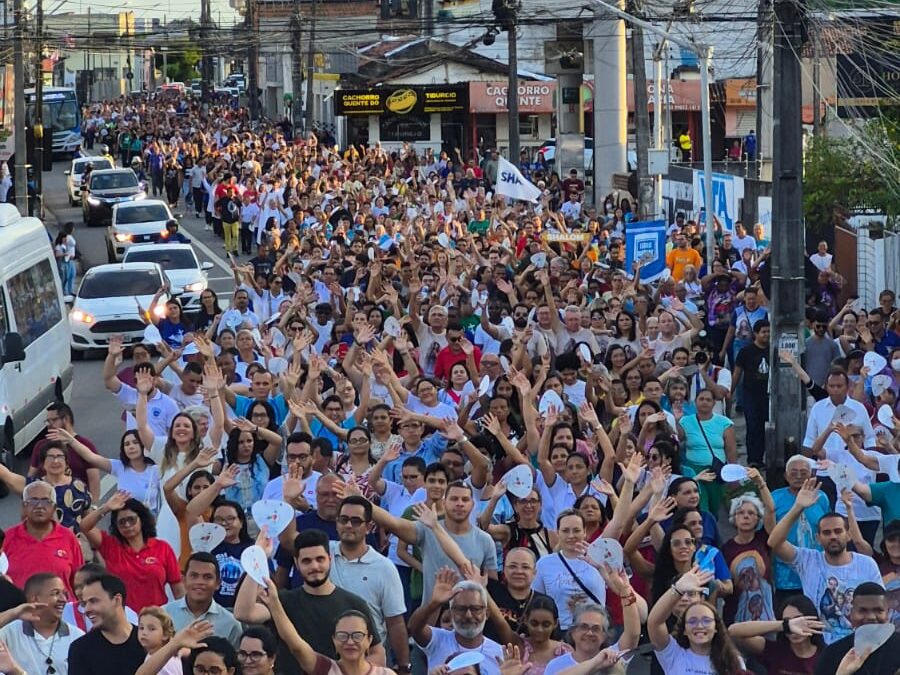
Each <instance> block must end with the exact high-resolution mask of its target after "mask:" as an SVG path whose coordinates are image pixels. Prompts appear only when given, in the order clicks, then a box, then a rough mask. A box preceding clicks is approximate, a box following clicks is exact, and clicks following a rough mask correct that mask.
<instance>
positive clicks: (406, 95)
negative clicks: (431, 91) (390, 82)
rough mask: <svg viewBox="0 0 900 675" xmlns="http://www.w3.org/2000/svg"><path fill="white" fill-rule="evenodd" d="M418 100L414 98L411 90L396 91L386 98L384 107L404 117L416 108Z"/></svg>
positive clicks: (416, 97) (414, 93)
mask: <svg viewBox="0 0 900 675" xmlns="http://www.w3.org/2000/svg"><path fill="white" fill-rule="evenodd" d="M418 100H419V97H418V96H416V92H415V91H413V90H412V89H398V90H397V91H395V92H394V93H393V94H391V95H390V96H388V97H387V99H386V100H385V102H384V107H385V108H387V109H388V110H389V111H391V112H392V113H397V114H398V115H405V114H407V113H408V112H410V111H411V110H412V109H413V108H415V107H416V101H418Z"/></svg>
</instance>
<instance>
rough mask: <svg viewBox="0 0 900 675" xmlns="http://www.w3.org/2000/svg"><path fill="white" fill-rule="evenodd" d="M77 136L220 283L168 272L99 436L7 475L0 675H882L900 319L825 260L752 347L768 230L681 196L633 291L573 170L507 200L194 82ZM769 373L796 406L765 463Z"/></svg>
mask: <svg viewBox="0 0 900 675" xmlns="http://www.w3.org/2000/svg"><path fill="white" fill-rule="evenodd" d="M85 119H86V120H89V123H90V124H93V125H94V127H93V128H96V129H97V130H99V129H102V130H103V131H104V132H105V133H103V134H102V136H100V135H98V140H100V141H101V142H102V143H104V144H108V146H109V148H108V150H109V152H110V154H111V155H113V156H114V157H116V158H117V159H118V160H119V162H120V163H122V164H124V165H129V166H130V165H133V166H135V167H136V169H138V170H146V171H147V175H148V176H149V178H150V182H151V185H152V189H153V190H154V191H155V192H157V193H158V194H161V193H163V192H165V193H166V198H167V199H168V200H169V201H170V202H172V203H177V202H178V200H180V199H186V200H188V201H187V203H188V204H189V205H191V206H193V208H194V209H195V212H196V214H197V215H200V216H202V217H203V218H204V219H205V222H206V223H207V226H208V227H210V228H211V229H212V230H214V232H215V233H216V235H218V236H220V237H221V238H222V239H223V244H224V246H225V248H226V250H228V251H229V252H230V253H232V254H233V256H232V258H231V260H232V264H233V273H234V290H233V293H232V294H231V297H230V298H228V302H227V306H226V303H225V302H224V298H222V299H220V298H219V297H218V296H217V295H216V293H214V292H213V291H212V290H210V289H207V290H204V291H203V293H202V295H201V305H202V308H201V310H200V312H199V313H198V314H196V315H193V316H188V315H187V314H185V313H184V312H183V310H182V307H181V305H180V304H179V302H178V300H177V299H174V298H173V299H168V300H164V301H163V300H162V299H161V298H163V296H164V293H163V289H161V292H160V294H159V295H158V297H157V298H156V299H155V300H154V304H156V303H157V302H165V315H164V316H163V317H161V318H160V317H155V318H154V320H153V325H154V327H155V330H156V331H157V332H158V335H159V338H160V339H159V341H158V342H156V343H155V344H138V345H135V346H133V347H129V348H127V349H126V348H125V346H124V345H123V344H122V341H121V340H118V339H114V340H112V341H111V343H110V345H109V350H108V354H107V356H106V360H105V362H104V365H103V381H104V385H105V387H106V389H107V390H108V391H109V415H108V417H109V433H108V434H107V435H106V436H105V437H104V438H102V439H101V438H93V439H89V438H86V437H84V436H83V435H81V434H79V426H78V420H77V419H76V418H75V415H74V413H73V411H72V408H71V407H70V406H69V405H67V404H66V403H62V402H60V403H56V404H53V405H52V406H51V407H50V408H49V409H48V410H47V412H46V416H47V419H46V421H47V428H48V431H47V433H46V437H45V438H43V439H42V440H40V441H39V442H38V443H36V445H35V447H34V452H33V456H32V461H31V468H30V469H29V471H28V475H27V476H19V475H16V474H14V473H12V472H10V471H9V470H5V469H4V468H3V467H2V465H0V481H2V482H3V483H4V484H5V485H6V486H7V487H8V488H9V489H10V490H12V491H14V492H16V493H19V494H21V496H22V500H23V510H22V514H23V515H22V522H21V523H20V524H17V525H15V526H14V527H11V528H9V529H8V530H6V532H5V533H4V540H3V541H2V550H3V553H4V555H5V557H6V563H5V564H7V565H8V568H7V571H6V574H5V575H4V576H3V577H0V640H2V642H0V672H4V673H9V674H15V675H19V674H21V673H28V674H29V675H36V674H41V675H42V674H44V673H47V674H50V675H66V674H67V673H70V674H72V675H87V674H91V675H97V674H101V673H115V674H116V675H120V674H121V675H132V674H134V673H138V674H140V675H150V674H151V673H153V674H155V673H165V674H167V675H175V674H178V673H185V674H191V675H226V674H227V675H270V674H272V673H278V674H285V675H294V674H298V673H301V672H302V673H307V674H310V675H341V674H343V675H369V674H371V675H386V674H387V673H390V672H393V673H397V674H399V675H408V674H410V673H413V672H414V673H416V675H426V674H427V675H542V674H543V675H557V674H560V673H563V674H565V675H588V674H589V673H624V672H626V670H628V671H630V672H642V671H640V669H641V668H645V669H649V672H651V673H662V674H666V675H674V674H679V675H680V674H682V673H691V674H696V675H740V674H744V673H769V674H771V675H789V674H790V675H797V674H798V673H807V674H816V675H834V674H835V673H837V674H839V675H852V674H853V673H859V674H860V675H894V674H895V673H897V672H900V649H898V647H900V638H898V637H897V635H896V633H895V632H894V629H895V628H896V627H898V626H900V576H898V573H900V468H898V460H900V454H898V451H900V419H898V417H897V414H898V413H897V411H898V407H897V394H898V386H900V310H898V309H897V308H896V306H895V296H894V293H893V292H892V291H891V290H885V291H884V292H883V293H882V294H881V297H880V298H879V304H878V306H876V307H861V306H859V303H858V301H856V300H855V299H845V298H844V297H843V295H842V290H841V286H842V279H841V277H840V275H839V274H838V273H837V271H836V269H835V266H834V262H835V261H834V260H833V258H831V257H830V256H829V255H828V254H827V246H826V248H825V250H824V251H823V250H821V249H820V250H819V251H818V252H817V253H814V254H812V256H811V260H810V262H811V264H816V262H817V261H816V260H814V259H813V258H816V257H818V258H823V257H825V256H827V257H828V261H827V264H826V263H823V264H822V267H821V268H819V267H818V265H817V271H818V275H819V276H818V278H817V285H815V286H811V287H810V293H809V303H808V313H807V319H808V331H807V332H808V335H807V336H806V339H805V345H806V346H805V351H804V354H803V355H802V357H801V358H798V357H797V355H795V354H792V353H789V352H783V353H781V354H779V361H780V363H770V344H769V343H770V325H769V320H768V311H767V307H768V304H769V285H768V274H769V270H768V265H767V261H768V255H769V249H768V242H767V241H765V237H764V235H763V233H762V231H761V230H759V229H757V228H749V229H746V228H744V226H743V225H741V224H737V225H736V227H735V228H734V231H733V232H724V231H723V232H719V233H718V234H719V239H718V241H717V246H716V250H715V251H711V252H707V251H705V250H703V238H702V232H701V231H700V228H699V226H698V225H697V223H695V222H693V221H691V220H689V219H686V218H685V217H684V216H683V214H679V215H678V217H677V218H676V220H675V222H674V223H673V225H672V226H671V228H670V230H669V241H668V243H667V254H666V265H667V269H668V272H667V273H666V274H663V275H662V276H661V277H660V278H659V279H658V280H656V281H653V282H646V281H642V280H641V266H640V264H639V263H638V264H635V265H633V266H630V265H626V263H625V245H624V236H625V232H626V230H627V227H628V224H629V223H630V222H632V221H633V216H632V210H631V207H630V204H629V202H628V201H627V200H625V199H622V200H619V199H617V198H616V197H615V196H610V198H609V199H608V200H607V202H606V203H605V204H601V205H599V208H593V207H589V206H587V205H585V206H583V207H582V204H583V203H584V189H585V187H584V183H583V182H582V181H581V180H580V179H579V178H578V175H577V172H575V173H574V175H570V176H569V177H568V178H566V179H565V180H564V181H560V180H559V177H558V176H557V175H556V174H553V173H552V171H547V170H546V169H544V168H542V167H539V166H529V167H527V168H528V175H529V176H530V178H531V180H533V181H534V182H535V183H536V184H537V186H538V187H539V188H541V190H542V192H543V194H542V197H541V199H540V200H539V201H538V202H537V203H535V204H525V203H522V202H516V203H511V202H510V201H508V200H507V199H506V198H504V197H503V196H498V195H497V194H496V193H494V187H495V186H494V181H495V180H496V167H495V166H494V167H493V169H492V165H491V162H496V156H495V153H490V152H488V153H485V154H484V157H481V156H474V155H473V157H472V158H471V159H466V160H463V157H462V155H461V153H458V152H456V151H454V152H453V153H452V155H451V153H448V152H431V151H426V152H424V153H422V152H418V151H416V150H415V149H414V148H413V147H412V146H411V145H408V144H402V145H401V146H400V147H397V148H396V149H391V150H388V149H386V148H383V147H381V146H380V145H379V144H375V145H373V146H371V147H349V148H344V149H341V148H337V147H334V146H331V147H329V146H326V145H325V144H324V143H321V142H319V141H318V140H317V139H316V137H315V135H311V136H309V137H308V138H300V137H299V135H297V136H295V135H293V134H292V133H291V129H290V128H289V127H288V126H286V125H281V126H278V125H269V124H266V123H258V124H257V123H255V124H254V125H251V124H250V123H249V121H248V117H247V114H246V111H244V110H243V109H240V108H234V107H232V106H226V107H222V108H216V107H213V108H211V109H209V110H208V111H201V110H200V109H199V107H197V106H196V105H193V104H191V103H189V102H188V101H186V100H185V101H180V100H177V99H172V100H170V101H166V100H161V101H154V102H148V101H144V102H135V101H126V100H123V101H116V102H107V103H104V104H102V105H96V106H94V107H92V108H91V109H90V110H87V111H86V112H85ZM89 128H92V127H90V126H89ZM167 167H176V168H175V169H174V170H175V172H176V176H175V178H172V179H171V180H170V178H169V177H167ZM173 181H174V182H173ZM170 185H171V186H172V189H171V190H170V189H169V186H170ZM568 204H574V205H578V206H577V208H576V207H575V206H568V207H567V205H568ZM566 207H567V208H566ZM200 227H202V224H201V225H200ZM751 231H752V232H753V234H751V233H750V232H751ZM579 233H583V235H584V236H583V237H580V238H579V237H574V236H572V235H574V234H579ZM556 235H568V236H565V237H560V236H556ZM707 254H709V255H707ZM242 256H244V257H243V261H241V257H242ZM710 261H711V262H710ZM818 262H822V261H821V260H820V261H818ZM151 309H152V308H151ZM150 316H153V313H152V312H148V323H149V322H150V319H149V317H150ZM778 367H785V368H787V367H789V368H791V369H792V370H793V371H794V372H795V373H796V375H797V377H798V378H800V379H801V381H802V382H803V383H804V385H805V387H806V390H807V392H808V394H809V402H808V409H807V410H806V413H805V414H806V416H807V419H808V423H807V427H806V428H807V433H806V436H805V438H804V439H803V440H802V443H801V445H802V448H801V449H800V450H799V451H798V453H797V454H796V455H794V456H792V457H790V458H789V459H788V460H787V462H786V465H785V466H784V467H783V475H774V474H773V472H771V470H769V471H767V467H766V450H767V448H766V445H765V443H766V437H765V433H764V427H765V423H766V421H767V419H768V409H769V405H768V380H769V373H770V369H771V368H778ZM741 427H743V428H741ZM114 439H115V440H114ZM116 444H117V445H118V449H116V447H115V446H116ZM770 468H771V467H769V469H770ZM105 473H108V474H111V475H112V476H113V477H114V478H115V480H116V482H117V489H116V491H115V493H114V494H112V495H111V496H108V497H106V498H105V499H104V496H103V495H101V494H100V477H101V475H103V474H105ZM767 479H768V480H769V481H773V482H777V485H775V484H773V485H771V487H770V485H769V484H768V482H767ZM265 500H268V501H265ZM260 504H262V505H263V506H266V507H267V508H268V510H267V511H264V510H260V509H259V507H260ZM285 505H286V506H285ZM285 509H287V513H288V516H289V517H288V518H287V521H285V522H283V523H281V527H275V525H274V523H275V521H276V520H278V518H279V516H278V514H279V513H283V512H284V510H285ZM264 512H265V513H266V514H269V516H271V518H270V517H269V516H267V517H265V518H263V517H261V516H260V514H261V513H264ZM257 518H259V519H260V520H262V521H263V522H258V521H257ZM288 521H289V522H288ZM210 538H214V539H215V541H214V542H213V543H214V544H215V545H214V546H207V545H205V544H204V541H206V542H207V543H208V540H209V539H210ZM257 555H259V556H263V557H262V559H261V561H260V558H258V557H257ZM254 561H255V562H254ZM861 639H863V642H860V640H861ZM865 639H868V640H869V641H868V642H865ZM643 672H646V671H643Z"/></svg>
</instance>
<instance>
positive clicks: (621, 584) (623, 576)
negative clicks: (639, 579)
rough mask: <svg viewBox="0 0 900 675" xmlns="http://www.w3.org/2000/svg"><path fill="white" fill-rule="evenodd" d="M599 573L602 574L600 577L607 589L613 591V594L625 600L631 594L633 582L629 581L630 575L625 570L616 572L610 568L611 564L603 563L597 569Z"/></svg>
mask: <svg viewBox="0 0 900 675" xmlns="http://www.w3.org/2000/svg"><path fill="white" fill-rule="evenodd" d="M597 571H599V572H600V576H601V577H603V580H604V581H605V582H606V586H607V588H610V589H612V592H613V593H615V594H616V595H618V596H619V597H620V598H624V597H625V596H626V595H629V594H630V593H631V581H630V580H629V579H628V573H627V572H626V571H625V570H624V569H621V570H614V569H613V568H612V567H610V566H609V563H603V564H602V565H600V566H599V567H597Z"/></svg>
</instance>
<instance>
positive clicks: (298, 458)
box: [287, 452, 310, 464]
mask: <svg viewBox="0 0 900 675" xmlns="http://www.w3.org/2000/svg"><path fill="white" fill-rule="evenodd" d="M309 458H310V454H309V453H307V452H304V453H301V454H299V455H292V454H290V453H288V455H287V462H288V464H293V463H294V462H305V461H306V460H308V459H309Z"/></svg>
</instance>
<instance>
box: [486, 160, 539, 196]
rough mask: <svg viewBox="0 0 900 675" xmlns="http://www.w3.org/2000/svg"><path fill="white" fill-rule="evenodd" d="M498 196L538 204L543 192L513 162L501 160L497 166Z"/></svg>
mask: <svg viewBox="0 0 900 675" xmlns="http://www.w3.org/2000/svg"><path fill="white" fill-rule="evenodd" d="M497 194H499V195H506V196H507V197H512V198H513V199H521V200H522V201H525V202H536V201H537V200H538V198H539V197H540V196H541V191H540V190H539V189H538V188H537V187H536V186H535V185H534V183H532V182H531V181H529V180H528V179H527V178H525V176H523V175H522V172H521V171H519V169H518V167H516V165H515V164H513V163H512V162H510V161H508V160H506V159H504V158H503V157H501V158H500V164H499V165H498V166H497Z"/></svg>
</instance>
